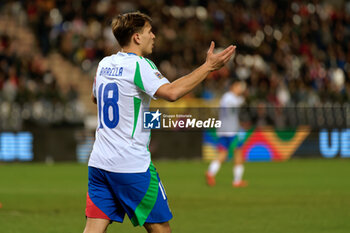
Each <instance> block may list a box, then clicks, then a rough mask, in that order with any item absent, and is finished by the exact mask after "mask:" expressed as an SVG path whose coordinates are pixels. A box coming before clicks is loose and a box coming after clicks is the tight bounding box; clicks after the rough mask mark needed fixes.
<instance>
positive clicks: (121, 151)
mask: <svg viewBox="0 0 350 233" xmlns="http://www.w3.org/2000/svg"><path fill="white" fill-rule="evenodd" d="M151 22H152V20H151V18H150V17H149V16H147V15H145V14H143V13H140V12H133V13H127V14H121V15H118V16H117V17H116V18H115V19H114V20H113V21H112V30H113V34H114V36H115V37H116V39H117V41H118V42H119V45H120V46H121V51H120V52H118V53H117V54H114V55H111V56H108V57H105V58H104V59H102V60H101V62H100V63H99V65H98V68H97V72H96V77H95V81H94V84H93V93H92V100H93V102H94V103H96V104H97V112H98V126H97V129H96V136H95V137H96V138H95V143H94V146H93V150H92V152H91V155H90V159H89V164H88V166H89V183H88V193H87V201H86V211H85V212H86V217H87V221H86V226H85V230H84V233H91V232H94V233H102V232H105V231H106V229H107V227H108V224H109V223H110V222H112V221H116V222H123V219H124V216H125V214H127V215H128V217H129V218H130V220H131V222H132V224H133V225H134V226H144V227H145V229H146V230H147V232H152V233H163V232H164V233H165V232H171V229H170V226H169V223H168V221H169V220H170V219H171V218H172V213H171V212H170V209H169V207H168V201H167V196H166V193H165V190H164V187H163V185H162V183H161V181H160V179H159V176H158V173H157V171H156V169H155V168H154V166H153V163H152V162H151V158H150V152H149V150H148V145H149V142H150V131H149V130H146V129H143V124H142V123H143V121H142V114H140V111H141V109H147V108H149V104H150V100H151V98H154V99H155V98H157V97H159V98H163V99H166V100H168V101H175V100H177V99H179V98H181V97H182V96H184V95H185V94H187V93H188V92H190V91H191V90H192V89H193V88H194V87H195V86H196V85H198V84H199V83H200V82H201V81H203V80H204V79H205V78H206V77H207V75H208V74H209V73H210V72H211V71H214V70H217V69H219V68H221V67H222V66H224V65H225V64H226V63H227V62H228V61H229V59H230V58H231V57H232V55H233V53H234V52H235V48H236V47H235V46H232V45H231V46H229V47H227V48H226V49H225V50H224V51H222V52H220V53H217V54H214V53H213V50H214V47H215V46H214V42H211V45H210V47H209V50H208V52H207V57H206V61H205V62H204V63H203V64H202V65H201V66H199V67H198V68H197V69H195V70H194V71H193V72H192V73H190V74H188V75H185V76H183V77H181V78H179V79H177V80H176V81H174V82H172V83H169V81H168V80H167V79H166V78H165V77H163V75H162V74H161V73H160V72H159V71H158V69H157V67H156V66H155V65H154V63H153V62H152V61H150V60H149V59H147V58H146V56H147V55H149V54H151V53H152V50H153V46H154V39H155V35H154V34H153V32H152V26H151Z"/></svg>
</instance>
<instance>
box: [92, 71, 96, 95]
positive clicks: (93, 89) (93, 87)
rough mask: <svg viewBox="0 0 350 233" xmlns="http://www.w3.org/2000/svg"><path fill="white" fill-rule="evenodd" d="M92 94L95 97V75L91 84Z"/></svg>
mask: <svg viewBox="0 0 350 233" xmlns="http://www.w3.org/2000/svg"><path fill="white" fill-rule="evenodd" d="M92 94H93V95H94V96H95V98H96V76H95V78H94V82H93V84H92Z"/></svg>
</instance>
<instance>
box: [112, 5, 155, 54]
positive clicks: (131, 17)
mask: <svg viewBox="0 0 350 233" xmlns="http://www.w3.org/2000/svg"><path fill="white" fill-rule="evenodd" d="M146 22H148V23H151V22H152V19H151V17H149V16H148V15H146V14H144V13H141V12H139V11H137V12H130V13H125V14H120V15H118V16H117V17H115V18H114V19H113V20H112V24H111V26H112V31H113V34H114V36H115V38H116V39H117V41H118V43H119V45H120V46H121V47H123V46H126V45H128V44H129V43H130V40H131V37H132V35H133V34H134V33H137V32H140V31H141V30H142V28H143V26H145V23H146Z"/></svg>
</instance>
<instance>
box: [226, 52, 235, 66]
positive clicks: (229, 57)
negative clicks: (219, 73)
mask: <svg viewBox="0 0 350 233" xmlns="http://www.w3.org/2000/svg"><path fill="white" fill-rule="evenodd" d="M233 54H234V53H232V54H231V56H228V57H227V58H225V59H224V64H226V63H227V62H228V61H229V60H230V59H231V57H232V55H233Z"/></svg>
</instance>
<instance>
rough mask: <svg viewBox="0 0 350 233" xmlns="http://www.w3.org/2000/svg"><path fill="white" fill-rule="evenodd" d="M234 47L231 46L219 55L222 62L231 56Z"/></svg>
mask: <svg viewBox="0 0 350 233" xmlns="http://www.w3.org/2000/svg"><path fill="white" fill-rule="evenodd" d="M235 50H236V46H232V48H230V49H229V50H228V51H227V52H226V53H225V54H223V55H221V59H222V60H226V59H227V58H230V57H231V56H232V54H233V53H234V52H235Z"/></svg>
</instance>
